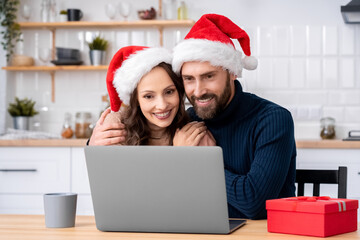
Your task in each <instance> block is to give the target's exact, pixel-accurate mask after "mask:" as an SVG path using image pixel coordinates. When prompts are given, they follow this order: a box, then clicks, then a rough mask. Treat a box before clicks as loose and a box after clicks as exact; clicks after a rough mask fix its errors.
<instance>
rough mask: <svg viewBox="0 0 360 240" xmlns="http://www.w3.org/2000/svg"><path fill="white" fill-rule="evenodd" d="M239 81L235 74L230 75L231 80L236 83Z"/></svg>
mask: <svg viewBox="0 0 360 240" xmlns="http://www.w3.org/2000/svg"><path fill="white" fill-rule="evenodd" d="M236 79H237V76H236V75H235V74H232V73H230V80H233V81H235V80H236Z"/></svg>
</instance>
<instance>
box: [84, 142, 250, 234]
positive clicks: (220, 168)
mask: <svg viewBox="0 0 360 240" xmlns="http://www.w3.org/2000/svg"><path fill="white" fill-rule="evenodd" d="M85 157H86V165H87V170H88V176H89V182H90V189H91V196H92V201H93V206H94V213H95V222H96V227H97V228H98V229H99V230H100V231H121V232H166V233H214V234H227V233H230V232H232V231H234V230H236V229H237V228H239V227H241V226H243V225H244V224H245V223H246V220H230V222H229V218H228V209H227V201H226V186H225V174H224V164H223V154H222V149H221V148H220V147H172V146H88V147H85Z"/></svg>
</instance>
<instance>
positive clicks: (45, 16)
mask: <svg viewBox="0 0 360 240" xmlns="http://www.w3.org/2000/svg"><path fill="white" fill-rule="evenodd" d="M40 14H41V16H40V17H41V21H42V22H49V20H50V2H49V0H42V2H41V10H40Z"/></svg>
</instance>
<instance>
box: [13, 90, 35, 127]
mask: <svg viewBox="0 0 360 240" xmlns="http://www.w3.org/2000/svg"><path fill="white" fill-rule="evenodd" d="M34 106H35V102H34V101H32V100H31V99H27V98H24V99H19V98H17V97H15V102H14V103H10V104H9V107H8V112H9V113H10V115H11V116H12V117H13V120H14V128H15V129H22V130H29V120H30V118H31V117H33V116H34V115H36V114H38V112H37V111H36V110H35V108H34Z"/></svg>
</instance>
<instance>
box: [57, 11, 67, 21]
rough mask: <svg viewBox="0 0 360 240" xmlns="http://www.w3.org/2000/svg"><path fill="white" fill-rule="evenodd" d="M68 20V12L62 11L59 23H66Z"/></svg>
mask: <svg viewBox="0 0 360 240" xmlns="http://www.w3.org/2000/svg"><path fill="white" fill-rule="evenodd" d="M67 20H68V19H67V11H66V10H61V11H60V14H59V21H60V22H66V21H67Z"/></svg>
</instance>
